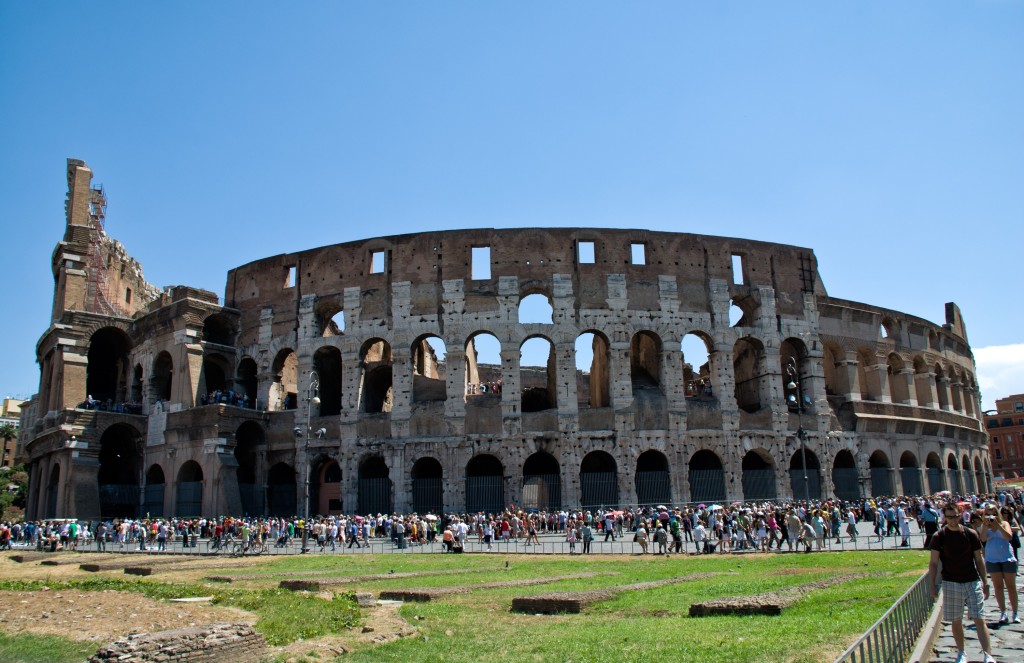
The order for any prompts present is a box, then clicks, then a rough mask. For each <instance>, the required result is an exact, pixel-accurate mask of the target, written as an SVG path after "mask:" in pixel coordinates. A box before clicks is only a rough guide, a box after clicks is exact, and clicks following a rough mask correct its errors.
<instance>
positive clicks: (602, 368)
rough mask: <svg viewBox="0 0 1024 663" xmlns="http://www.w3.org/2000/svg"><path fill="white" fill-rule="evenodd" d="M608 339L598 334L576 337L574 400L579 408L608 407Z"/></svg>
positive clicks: (609, 395) (609, 394) (592, 333)
mask: <svg viewBox="0 0 1024 663" xmlns="http://www.w3.org/2000/svg"><path fill="white" fill-rule="evenodd" d="M608 362H609V357H608V338H607V337H606V336H605V335H604V334H601V333H600V332H584V333H583V334H580V335H579V336H577V337H576V400H577V403H578V405H579V407H581V408H586V407H590V408H598V407H608V406H609V405H611V391H610V390H609V388H608V385H609V375H608Z"/></svg>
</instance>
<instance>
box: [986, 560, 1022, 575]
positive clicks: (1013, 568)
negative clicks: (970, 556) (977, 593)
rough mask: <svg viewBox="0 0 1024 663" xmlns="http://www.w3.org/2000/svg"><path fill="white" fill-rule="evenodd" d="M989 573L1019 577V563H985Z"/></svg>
mask: <svg viewBox="0 0 1024 663" xmlns="http://www.w3.org/2000/svg"><path fill="white" fill-rule="evenodd" d="M985 568H986V569H987V570H988V572H989V573H1009V574H1010V575H1014V576H1015V575H1017V562H985Z"/></svg>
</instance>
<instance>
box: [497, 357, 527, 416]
mask: <svg viewBox="0 0 1024 663" xmlns="http://www.w3.org/2000/svg"><path fill="white" fill-rule="evenodd" d="M519 371H520V364H519V346H518V345H517V344H516V343H514V342H508V341H502V343H501V381H502V388H501V418H502V427H503V429H504V431H505V434H506V435H518V434H519V433H520V431H522V428H523V419H522V416H521V413H520V411H519V410H520V406H521V405H522V393H523V385H522V381H521V380H520V379H519Z"/></svg>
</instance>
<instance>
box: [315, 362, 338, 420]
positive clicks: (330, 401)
mask: <svg viewBox="0 0 1024 663" xmlns="http://www.w3.org/2000/svg"><path fill="white" fill-rule="evenodd" d="M313 368H314V370H315V371H316V372H317V375H319V376H320V391H319V395H320V412H319V414H320V416H321V417H332V416H335V415H338V414H341V351H340V350H338V348H335V347H331V346H325V347H322V348H320V349H318V350H317V351H316V352H315V353H313Z"/></svg>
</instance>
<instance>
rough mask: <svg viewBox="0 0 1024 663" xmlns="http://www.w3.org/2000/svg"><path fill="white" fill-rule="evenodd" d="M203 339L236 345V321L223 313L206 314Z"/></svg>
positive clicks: (207, 341)
mask: <svg viewBox="0 0 1024 663" xmlns="http://www.w3.org/2000/svg"><path fill="white" fill-rule="evenodd" d="M203 341H205V342H206V343H216V344H218V345H227V346H234V344H235V325H234V323H233V322H232V321H231V319H230V318H228V317H227V316H226V315H224V314H222V313H214V314H213V315H208V316H206V320H204V321H203Z"/></svg>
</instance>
